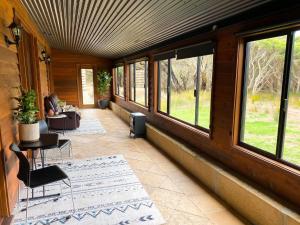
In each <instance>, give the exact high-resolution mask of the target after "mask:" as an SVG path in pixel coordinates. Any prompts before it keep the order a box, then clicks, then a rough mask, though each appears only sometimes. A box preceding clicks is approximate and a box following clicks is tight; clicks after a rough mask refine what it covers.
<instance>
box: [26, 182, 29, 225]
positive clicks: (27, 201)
mask: <svg viewBox="0 0 300 225" xmlns="http://www.w3.org/2000/svg"><path fill="white" fill-rule="evenodd" d="M28 203H29V187H27V200H26V225H27V224H28Z"/></svg>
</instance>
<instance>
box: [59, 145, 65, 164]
mask: <svg viewBox="0 0 300 225" xmlns="http://www.w3.org/2000/svg"><path fill="white" fill-rule="evenodd" d="M59 152H60V160H61V164H63V163H64V159H63V155H62V149H61V148H59Z"/></svg>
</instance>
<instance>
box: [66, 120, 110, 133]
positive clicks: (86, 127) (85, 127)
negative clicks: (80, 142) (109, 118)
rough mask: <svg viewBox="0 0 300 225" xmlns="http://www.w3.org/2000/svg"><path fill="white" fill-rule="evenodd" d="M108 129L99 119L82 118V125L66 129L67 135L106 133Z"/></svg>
mask: <svg viewBox="0 0 300 225" xmlns="http://www.w3.org/2000/svg"><path fill="white" fill-rule="evenodd" d="M105 133H106V130H105V129H104V127H103V126H102V124H101V122H100V121H99V120H98V119H81V120H80V126H79V128H77V129H74V130H66V131H65V134H66V135H86V134H105Z"/></svg>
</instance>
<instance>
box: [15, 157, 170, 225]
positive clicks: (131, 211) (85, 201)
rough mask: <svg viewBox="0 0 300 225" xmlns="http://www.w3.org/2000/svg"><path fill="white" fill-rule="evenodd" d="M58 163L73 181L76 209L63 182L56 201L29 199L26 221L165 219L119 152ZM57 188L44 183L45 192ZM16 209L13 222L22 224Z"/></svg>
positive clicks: (150, 224)
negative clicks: (68, 217) (74, 209)
mask: <svg viewBox="0 0 300 225" xmlns="http://www.w3.org/2000/svg"><path fill="white" fill-rule="evenodd" d="M70 162H71V164H70ZM59 166H60V167H61V168H62V169H63V170H64V171H65V172H66V173H67V174H68V176H69V177H70V179H71V181H72V185H73V193H74V201H75V208H76V211H75V213H74V214H73V213H72V200H71V194H70V188H69V187H68V186H66V185H64V184H62V195H61V197H60V198H59V199H58V200H57V201H55V202H54V201H48V202H44V201H45V199H44V200H35V201H31V202H30V208H29V211H28V215H29V217H28V218H29V220H28V222H29V224H32V225H33V224H36V225H37V224H41V225H42V224H66V225H71V224H72V225H73V224H74V225H75V224H76V225H81V224H82V225H83V224H84V225H104V224H105V225H134V224H139V225H154V224H155V225H158V224H163V223H165V222H164V219H163V218H162V216H161V214H160V212H159V211H158V209H157V208H156V206H155V205H154V203H153V201H152V200H151V199H150V198H149V196H148V194H147V192H146V191H145V189H144V187H143V186H142V184H141V183H140V181H139V180H138V178H137V177H136V175H135V174H134V172H133V170H132V169H131V168H130V166H129V165H128V163H127V161H126V160H125V159H124V157H123V156H122V155H113V156H104V157H98V158H93V159H85V160H72V161H69V162H64V163H63V164H60V165H59ZM58 191H60V186H59V184H55V185H48V186H46V193H47V194H51V193H55V192H58ZM25 192H26V190H23V191H22V193H21V197H25ZM41 193H42V189H35V193H34V194H35V196H38V195H40V194H41ZM41 202H43V203H41ZM35 204H36V205H35ZM34 205H35V206H34ZM24 206H25V203H21V204H20V205H19V209H20V208H22V207H24ZM19 209H18V208H16V209H15V212H16V213H15V217H14V225H21V224H25V212H20V210H19ZM68 215H71V218H70V219H68V220H66V219H65V217H66V216H68Z"/></svg>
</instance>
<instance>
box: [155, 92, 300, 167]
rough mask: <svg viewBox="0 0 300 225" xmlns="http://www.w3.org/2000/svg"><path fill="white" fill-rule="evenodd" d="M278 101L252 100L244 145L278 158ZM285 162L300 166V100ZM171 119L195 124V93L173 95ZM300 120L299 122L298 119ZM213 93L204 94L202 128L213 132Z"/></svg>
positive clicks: (292, 110)
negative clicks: (211, 95)
mask: <svg viewBox="0 0 300 225" xmlns="http://www.w3.org/2000/svg"><path fill="white" fill-rule="evenodd" d="M278 102H279V99H278V97H273V96H272V95H270V94H265V95H263V96H248V101H247V103H248V104H247V114H246V122H245V129H244V140H243V141H244V142H245V143H247V144H249V145H252V146H255V147H257V148H260V149H262V150H265V151H267V152H270V153H272V154H275V152H276V140H277V129H278V123H277V121H278V115H279V114H278V107H279V103H278ZM166 107H167V106H166V97H165V96H164V95H162V101H161V111H164V112H166ZM288 112H289V113H288V118H287V125H286V132H285V134H286V135H285V144H284V151H283V159H284V160H286V161H289V162H292V163H294V164H297V165H300V96H299V95H295V94H294V95H293V94H291V95H290V101H289V111H288ZM171 116H173V117H175V118H178V119H180V120H183V121H186V122H188V123H191V124H194V117H195V98H194V96H193V91H185V92H181V93H174V92H173V93H172V95H171ZM298 117H299V119H298ZM209 122H210V93H208V92H207V93H201V95H200V100H199V125H200V126H202V127H205V128H209Z"/></svg>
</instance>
